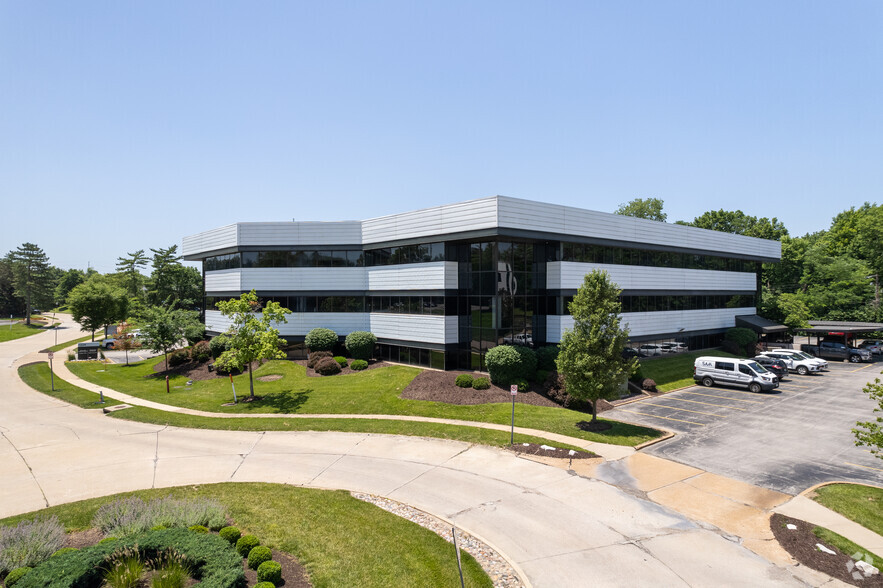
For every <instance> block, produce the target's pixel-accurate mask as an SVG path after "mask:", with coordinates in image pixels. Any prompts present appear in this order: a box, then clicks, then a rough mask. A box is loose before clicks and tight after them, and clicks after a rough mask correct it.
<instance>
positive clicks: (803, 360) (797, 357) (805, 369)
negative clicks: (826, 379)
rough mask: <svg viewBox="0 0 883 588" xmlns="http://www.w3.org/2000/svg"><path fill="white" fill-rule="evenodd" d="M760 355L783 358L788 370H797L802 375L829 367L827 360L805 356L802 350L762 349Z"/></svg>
mask: <svg viewBox="0 0 883 588" xmlns="http://www.w3.org/2000/svg"><path fill="white" fill-rule="evenodd" d="M760 355H765V356H767V357H775V358H776V359H781V360H782V361H783V362H784V363H785V366H786V367H787V368H788V371H790V372H797V373H798V374H800V375H801V376H805V375H806V374H810V373H812V374H815V373H818V372H820V371H822V369H828V362H827V361H824V360H821V359H817V358H815V357H812V356H805V354H804V353H803V352H801V351H794V350H791V349H774V350H772V351H762V352H761V353H760Z"/></svg>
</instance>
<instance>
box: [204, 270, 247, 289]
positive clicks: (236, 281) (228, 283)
mask: <svg viewBox="0 0 883 588" xmlns="http://www.w3.org/2000/svg"><path fill="white" fill-rule="evenodd" d="M241 277H242V271H241V270H238V269H228V270H218V271H215V272H206V274H205V291H206V292H241V291H242V280H241Z"/></svg>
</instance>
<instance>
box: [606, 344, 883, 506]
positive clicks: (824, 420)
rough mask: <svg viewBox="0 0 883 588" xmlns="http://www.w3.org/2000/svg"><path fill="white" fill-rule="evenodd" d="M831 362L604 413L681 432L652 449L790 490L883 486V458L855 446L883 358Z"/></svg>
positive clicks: (693, 388)
mask: <svg viewBox="0 0 883 588" xmlns="http://www.w3.org/2000/svg"><path fill="white" fill-rule="evenodd" d="M829 364H830V365H829V367H830V369H829V371H828V372H824V373H821V374H818V375H807V376H799V375H796V374H791V375H790V376H788V377H787V378H786V379H785V380H784V381H782V382H781V384H780V385H779V388H777V389H776V390H774V391H772V392H766V393H764V392H761V393H757V394H754V393H751V392H749V391H747V390H743V389H741V388H728V387H723V386H712V387H710V388H706V387H702V386H691V387H689V388H685V389H683V390H679V391H676V392H671V393H669V394H663V395H661V396H657V397H654V398H647V399H641V400H639V401H637V402H632V403H628V404H625V405H621V406H619V407H617V408H616V409H613V410H610V411H607V412H605V413H604V417H605V418H614V419H617V420H621V421H626V422H630V423H636V424H641V425H647V426H652V427H656V428H662V429H666V430H669V431H672V432H675V433H677V434H676V435H675V437H674V438H672V439H670V440H667V441H664V442H662V443H658V444H656V445H653V446H651V447H648V448H647V449H645V450H644V451H646V452H647V453H651V454H654V455H658V456H660V457H665V458H667V459H672V460H674V461H677V462H681V463H684V464H687V465H692V466H695V467H699V468H702V469H704V470H708V471H711V472H715V473H719V474H722V475H726V476H729V477H732V478H737V479H740V480H743V481H746V482H749V483H751V484H756V485H759V486H764V487H767V488H772V489H775V490H779V491H781V492H787V493H789V494H796V493H799V492H801V491H802V490H805V489H806V488H808V487H810V486H812V485H814V484H818V483H821V482H827V481H833V480H848V481H855V482H866V483H871V484H876V485H880V484H883V460H879V459H876V458H875V457H874V456H873V455H871V453H870V452H869V451H867V449H865V448H861V447H856V446H855V444H854V437H853V435H852V432H851V429H852V428H853V427H854V426H855V423H856V421H860V420H862V421H868V420H871V419H872V416H874V415H873V412H872V411H873V409H874V406H875V404H874V403H873V402H872V401H871V400H870V399H869V398H868V396H867V394H865V393H864V392H862V387H863V386H864V385H865V384H866V383H867V382H869V381H871V380H873V379H874V378H875V377H879V374H880V371H881V369H883V362H879V361H878V362H877V363H872V364H850V363H845V362H843V363H839V362H829Z"/></svg>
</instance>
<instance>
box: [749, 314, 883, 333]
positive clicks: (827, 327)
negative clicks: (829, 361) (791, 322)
mask: <svg viewBox="0 0 883 588" xmlns="http://www.w3.org/2000/svg"><path fill="white" fill-rule="evenodd" d="M736 318H737V320H738V318H739V317H736ZM809 324H810V328H808V329H795V330H796V331H800V332H802V333H806V334H808V335H827V334H828V333H844V334H846V333H851V334H860V333H873V332H874V331H883V323H856V322H846V321H809Z"/></svg>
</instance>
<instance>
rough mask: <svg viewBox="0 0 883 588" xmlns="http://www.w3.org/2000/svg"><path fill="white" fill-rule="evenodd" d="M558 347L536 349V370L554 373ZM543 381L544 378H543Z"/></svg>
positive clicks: (548, 346) (549, 346)
mask: <svg viewBox="0 0 883 588" xmlns="http://www.w3.org/2000/svg"><path fill="white" fill-rule="evenodd" d="M558 351H559V349H558V346H557V345H546V346H545V347H540V348H539V349H537V369H539V370H543V371H546V372H554V371H555V370H556V369H558V368H557V366H556V365H555V360H556V359H557V358H558ZM543 380H545V378H543Z"/></svg>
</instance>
